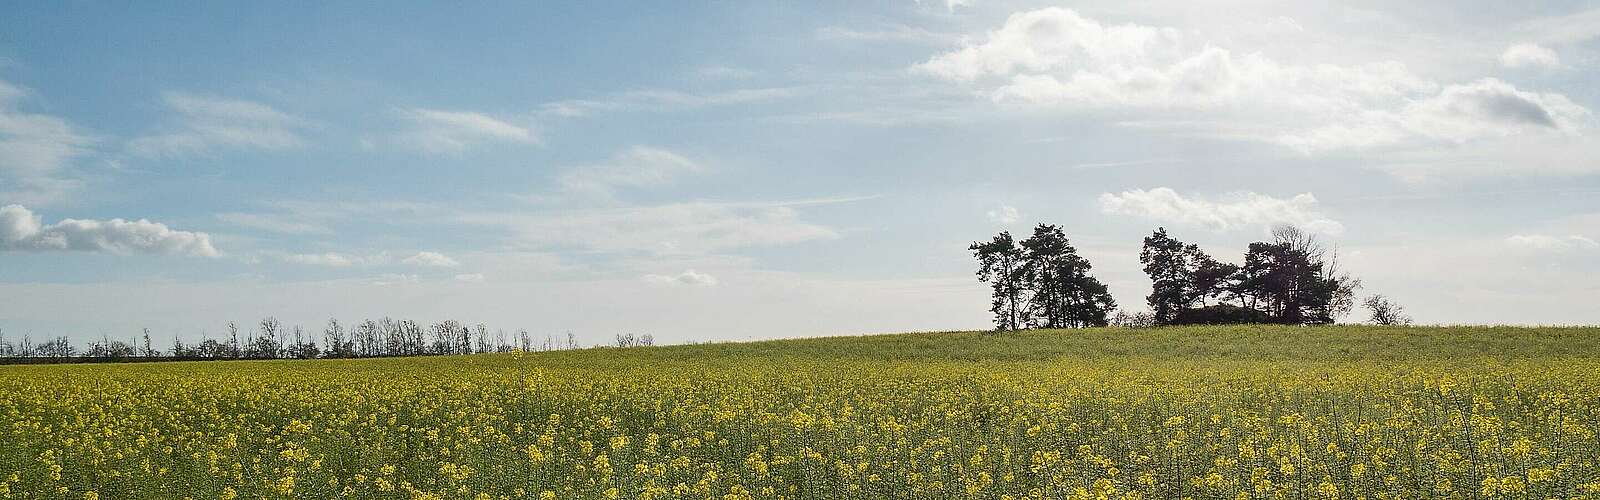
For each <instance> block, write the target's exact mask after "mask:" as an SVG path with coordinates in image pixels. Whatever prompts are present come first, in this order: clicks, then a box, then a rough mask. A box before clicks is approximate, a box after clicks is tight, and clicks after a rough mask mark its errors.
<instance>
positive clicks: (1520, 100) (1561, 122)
mask: <svg viewBox="0 0 1600 500" xmlns="http://www.w3.org/2000/svg"><path fill="white" fill-rule="evenodd" d="M1589 114H1590V112H1589V110H1588V109H1587V108H1584V107H1583V106H1579V105H1578V104H1576V103H1574V102H1572V101H1571V100H1570V99H1567V97H1566V96H1563V95H1561V94H1553V93H1537V92H1528V91H1523V90H1518V89H1517V88H1516V87H1514V86H1512V85H1511V84H1509V83H1506V82H1503V81H1500V80H1497V79H1493V78H1485V79H1483V80H1479V81H1476V82H1473V83H1469V84H1458V85H1449V86H1446V87H1444V89H1442V90H1441V91H1440V92H1439V93H1437V94H1435V95H1431V96H1428V97H1426V98H1422V99H1419V100H1415V101H1412V102H1410V103H1408V104H1406V105H1405V106H1403V107H1401V108H1399V109H1396V110H1369V111H1365V112H1362V113H1360V114H1358V115H1353V116H1351V117H1348V118H1346V119H1344V120H1340V121H1337V122H1335V123H1332V124H1329V125H1325V126H1322V127H1318V128H1312V129H1307V130H1301V131H1295V132H1291V133H1287V134H1284V135H1281V136H1279V138H1278V140H1279V142H1280V143H1282V144H1284V145H1287V146H1291V147H1295V148H1297V149H1300V150H1303V151H1308V152H1311V151H1320V150H1329V149H1341V148H1365V147H1373V146H1382V145H1390V144H1395V143H1398V142H1401V141H1404V140H1407V139H1414V138H1423V139H1430V140H1434V141H1443V142H1449V143H1455V144H1463V143H1467V142H1471V141H1477V140H1484V139H1492V138H1499V137H1509V136H1514V135H1519V134H1525V133H1531V132H1538V131H1548V132H1556V133H1560V134H1564V135H1577V134H1578V133H1579V130H1580V129H1581V128H1582V127H1583V122H1584V121H1585V120H1586V119H1587V118H1588V117H1589Z"/></svg>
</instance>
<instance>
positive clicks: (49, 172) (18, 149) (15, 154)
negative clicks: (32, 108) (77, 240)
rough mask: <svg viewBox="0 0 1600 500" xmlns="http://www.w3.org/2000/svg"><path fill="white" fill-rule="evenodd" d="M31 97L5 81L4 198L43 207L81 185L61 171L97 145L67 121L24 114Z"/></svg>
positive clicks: (0, 96)
mask: <svg viewBox="0 0 1600 500" xmlns="http://www.w3.org/2000/svg"><path fill="white" fill-rule="evenodd" d="M29 94H30V92H29V91H28V90H26V89H23V88H21V87H17V86H14V85H11V84H10V83H7V82H5V81H0V190H3V191H0V197H4V198H7V199H11V200H16V201H22V202H24V203H29V202H32V203H42V202H48V201H51V200H53V199H54V198H57V197H58V195H60V194H61V193H62V192H65V191H66V190H67V189H69V188H71V187H72V186H73V185H75V183H74V182H73V181H71V180H68V179H65V178H63V177H62V176H61V175H60V174H61V171H62V170H63V169H65V168H66V167H67V166H68V165H70V164H71V162H72V160H73V159H74V158H77V157H79V156H82V155H84V154H86V153H88V152H89V147H90V146H91V145H92V144H93V142H94V141H93V139H92V138H90V137H89V136H88V135H85V134H84V133H83V132H81V131H79V130H78V129H77V128H75V127H73V126H72V124H70V123H68V122H67V121H66V120H62V119H61V118H57V117H54V116H50V115H45V114H37V113H28V112H24V111H21V110H19V109H18V102H19V101H21V100H22V99H23V98H24V97H27V96H28V95H29ZM18 188H20V189H18Z"/></svg>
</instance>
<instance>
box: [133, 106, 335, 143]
mask: <svg viewBox="0 0 1600 500" xmlns="http://www.w3.org/2000/svg"><path fill="white" fill-rule="evenodd" d="M162 101H163V102H164V103H165V104H166V105H167V107H168V109H170V110H171V111H172V112H174V113H176V115H177V119H176V122H175V124H174V125H173V127H172V128H171V129H170V130H168V131H165V132H160V133H156V134H151V135H146V136H141V137H137V138H134V139H133V140H131V141H129V142H128V149H129V151H131V152H132V153H133V154H135V155H138V156H144V157H176V156H189V155H206V154H210V153H214V152H216V151H217V150H219V149H253V150H265V151H281V150H289V149H298V148H301V147H303V146H305V144H306V139H305V137H304V136H303V135H302V133H303V131H304V130H305V129H306V128H307V127H308V124H307V122H306V121H305V120H302V119H300V118H298V117H295V116H293V115H290V114H288V113H285V112H282V111H279V110H277V109H275V108H273V107H271V106H268V105H266V104H262V103H258V102H254V101H247V100H242V99H229V98H223V97H213V96H203V95H196V94H188V93H183V92H167V93H166V94H163V95H162Z"/></svg>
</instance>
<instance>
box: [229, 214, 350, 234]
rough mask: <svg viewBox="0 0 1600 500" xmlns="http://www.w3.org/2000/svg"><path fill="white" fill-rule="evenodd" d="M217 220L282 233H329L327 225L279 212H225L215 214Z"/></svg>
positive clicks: (330, 231)
mask: <svg viewBox="0 0 1600 500" xmlns="http://www.w3.org/2000/svg"><path fill="white" fill-rule="evenodd" d="M216 217H217V220H218V221H222V222H225V223H228V224H232V225H235V226H238V227H243V228H250V229H259V230H262V231H269V232H274V233H283V234H330V233H332V232H333V230H331V229H329V228H328V227H327V226H324V225H321V224H317V223H312V222H306V221H304V220H301V219H300V218H297V217H292V216H286V215H280V214H256V213H241V212H226V213H220V214H217V215H216Z"/></svg>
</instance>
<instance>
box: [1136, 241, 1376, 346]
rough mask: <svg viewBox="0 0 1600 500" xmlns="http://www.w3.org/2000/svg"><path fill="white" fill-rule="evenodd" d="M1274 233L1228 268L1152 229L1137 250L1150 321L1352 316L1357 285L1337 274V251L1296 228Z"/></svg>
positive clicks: (1321, 320) (1318, 320)
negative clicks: (1147, 292) (1145, 282)
mask: <svg viewBox="0 0 1600 500" xmlns="http://www.w3.org/2000/svg"><path fill="white" fill-rule="evenodd" d="M1272 236H1273V237H1272V240H1271V241H1258V242H1255V243H1251V244H1250V245H1249V247H1248V248H1247V249H1246V250H1245V254H1244V262H1243V263H1242V264H1233V263H1227V262H1222V261H1218V260H1216V259H1214V258H1212V257H1211V256H1210V255H1207V254H1206V253H1205V252H1204V251H1202V250H1200V247H1199V246H1197V245H1194V244H1192V243H1190V244H1185V243H1183V242H1182V241H1178V240H1177V239H1176V238H1173V237H1172V236H1171V235H1168V234H1167V230H1166V228H1158V229H1156V231H1155V232H1154V233H1152V234H1151V235H1150V236H1148V237H1146V238H1145V239H1144V247H1143V249H1142V250H1141V251H1140V252H1139V262H1140V263H1141V264H1144V272H1145V274H1147V275H1149V276H1150V282H1151V290H1150V295H1149V296H1147V297H1145V300H1146V302H1147V303H1148V304H1149V305H1150V311H1151V314H1152V316H1153V319H1154V322H1155V324H1157V325H1185V324H1227V323H1278V324H1288V325H1305V324H1328V323H1333V322H1334V321H1335V320H1337V319H1338V318H1339V317H1341V316H1343V315H1345V314H1347V313H1349V312H1350V309H1351V308H1352V307H1353V306H1354V305H1355V302H1354V297H1355V290H1356V288H1358V287H1360V286H1361V285H1360V281H1358V280H1356V279H1355V278H1352V277H1351V276H1350V275H1349V274H1347V273H1343V272H1341V271H1340V270H1339V264H1338V257H1337V255H1336V254H1335V253H1334V252H1332V251H1329V250H1327V249H1325V248H1324V247H1323V245H1322V243H1321V242H1320V241H1318V240H1317V238H1316V237H1315V236H1313V235H1312V234H1310V233H1307V232H1305V231H1301V230H1300V229H1297V228H1295V227H1293V226H1278V227H1276V228H1274V229H1273V231H1272Z"/></svg>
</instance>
